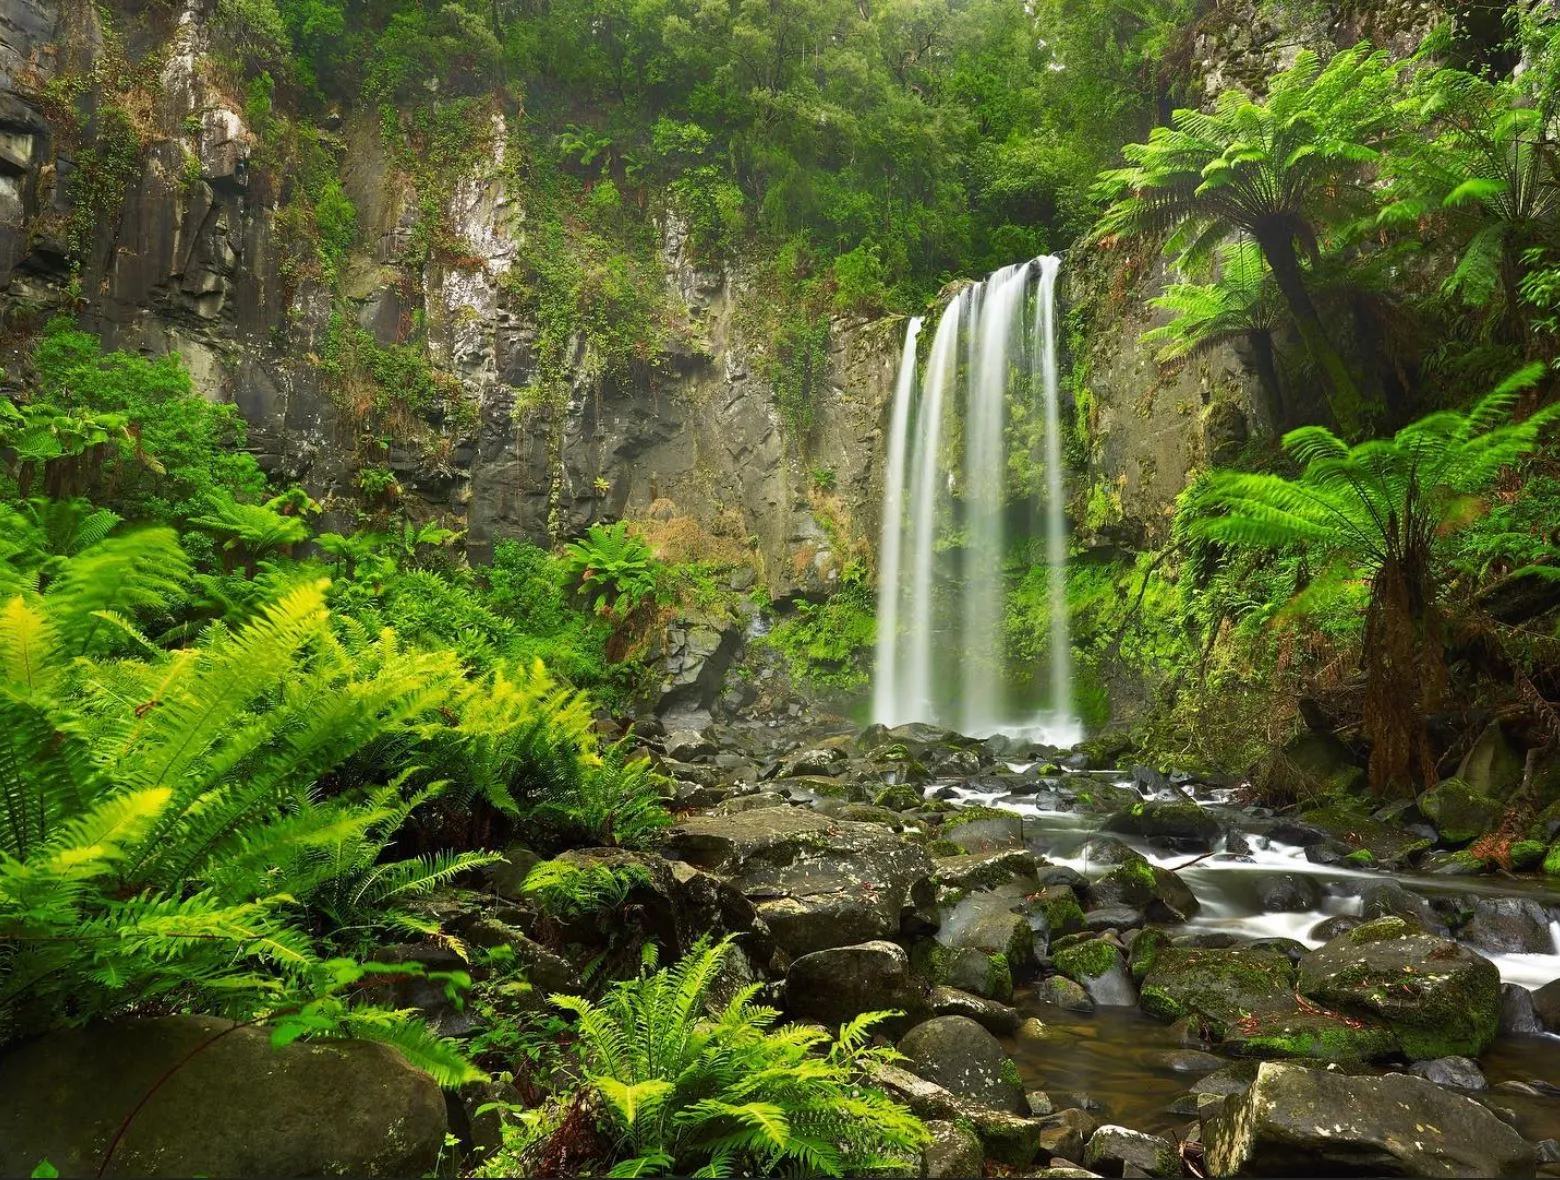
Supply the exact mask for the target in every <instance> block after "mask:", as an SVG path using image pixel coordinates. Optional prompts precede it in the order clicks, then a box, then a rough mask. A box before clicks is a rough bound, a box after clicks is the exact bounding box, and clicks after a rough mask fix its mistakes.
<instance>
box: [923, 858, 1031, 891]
mask: <svg viewBox="0 0 1560 1180" xmlns="http://www.w3.org/2000/svg"><path fill="white" fill-rule="evenodd" d="M936 868H937V884H938V885H939V886H941V887H943V888H944V889H956V890H972V889H996V888H998V887H999V886H1002V885H1010V884H1013V883H1014V882H1022V883H1024V884H1026V885H1029V887H1030V890H1031V891H1033V890H1034V889H1037V888H1039V884H1040V882H1039V880H1038V879H1037V877H1036V875H1035V858H1034V856H1033V855H1032V854H1031V853H1029V852H1028V851H1026V850H1024V849H1022V848H1004V849H1000V850H998V851H995V852H977V853H961V854H960V855H958V856H943V857H938V859H937V865H936Z"/></svg>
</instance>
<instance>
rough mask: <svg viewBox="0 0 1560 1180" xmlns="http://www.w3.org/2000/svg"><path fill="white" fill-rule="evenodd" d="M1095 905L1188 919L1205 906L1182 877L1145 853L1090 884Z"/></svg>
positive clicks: (1175, 919)
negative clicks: (1156, 862) (1143, 856)
mask: <svg viewBox="0 0 1560 1180" xmlns="http://www.w3.org/2000/svg"><path fill="white" fill-rule="evenodd" d="M1089 900H1090V903H1091V905H1092V906H1093V907H1094V908H1098V909H1108V908H1116V907H1129V908H1131V909H1134V910H1140V911H1142V912H1143V913H1144V915H1145V916H1146V917H1147V918H1148V919H1149V920H1150V921H1156V922H1184V921H1186V920H1187V919H1188V918H1190V917H1192V916H1193V915H1194V914H1196V913H1197V911H1198V910H1199V909H1200V908H1201V907H1200V906H1199V905H1198V902H1197V898H1196V897H1195V896H1194V895H1193V894H1192V891H1191V890H1190V889H1189V888H1187V886H1186V885H1185V883H1184V882H1182V880H1181V878H1179V877H1177V876H1176V875H1175V874H1174V873H1172V872H1171V871H1170V870H1169V869H1162V868H1160V867H1159V866H1158V865H1151V864H1149V863H1148V861H1146V860H1144V859H1143V858H1142V857H1138V858H1137V859H1135V860H1129V861H1126V862H1124V863H1122V864H1120V865H1117V866H1116V867H1115V868H1114V869H1112V870H1111V871H1110V872H1108V873H1106V874H1105V875H1104V876H1103V877H1101V878H1100V879H1099V880H1098V881H1096V882H1094V884H1093V885H1091V886H1090V887H1089Z"/></svg>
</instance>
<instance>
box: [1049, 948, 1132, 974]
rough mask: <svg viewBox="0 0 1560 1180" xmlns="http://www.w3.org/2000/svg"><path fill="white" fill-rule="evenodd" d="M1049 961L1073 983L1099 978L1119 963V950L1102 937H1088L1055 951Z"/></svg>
mask: <svg viewBox="0 0 1560 1180" xmlns="http://www.w3.org/2000/svg"><path fill="white" fill-rule="evenodd" d="M1051 962H1052V963H1053V964H1054V965H1055V967H1056V969H1057V970H1058V971H1060V972H1061V973H1062V974H1063V975H1065V976H1067V978H1068V979H1071V980H1072V981H1073V982H1075V983H1083V982H1085V981H1086V980H1090V979H1099V978H1100V977H1101V976H1103V975H1108V974H1109V973H1110V971H1111V969H1112V968H1114V967H1116V966H1119V965H1120V963H1121V951H1120V950H1119V949H1117V947H1116V945H1115V944H1114V943H1111V942H1106V941H1105V940H1104V939H1103V938H1090V939H1086V940H1085V941H1083V942H1079V943H1075V944H1074V945H1072V946H1068V947H1065V948H1064V949H1062V950H1059V951H1057V952H1055V953H1054V954H1053V955H1052V956H1051Z"/></svg>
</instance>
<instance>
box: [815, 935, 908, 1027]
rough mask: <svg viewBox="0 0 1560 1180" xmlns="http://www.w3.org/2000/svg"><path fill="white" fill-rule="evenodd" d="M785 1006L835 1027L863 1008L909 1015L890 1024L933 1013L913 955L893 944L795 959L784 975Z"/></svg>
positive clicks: (848, 948) (864, 945)
mask: <svg viewBox="0 0 1560 1180" xmlns="http://www.w3.org/2000/svg"><path fill="white" fill-rule="evenodd" d="M785 1003H786V1009H787V1011H789V1012H790V1014H791V1015H792V1016H795V1017H798V1018H800V1019H803V1020H816V1021H817V1022H818V1023H819V1024H824V1025H828V1026H829V1027H831V1028H834V1027H838V1026H839V1025H841V1024H844V1023H845V1022H846V1021H848V1020H853V1019H855V1018H856V1017H857V1016H860V1015H861V1014H862V1013H863V1012H881V1011H887V1010H893V1009H897V1010H899V1011H901V1012H903V1013H905V1015H904V1016H902V1017H899V1018H897V1019H896V1020H895V1021H894V1022H893V1023H891V1024H889V1025H888V1026H886V1027H887V1028H890V1029H892V1028H900V1029H903V1028H906V1027H909V1025H911V1024H914V1023H916V1022H917V1021H918V1020H920V1019H922V1018H924V1017H925V1016H926V1014H927V1013H928V1012H929V1011H931V1001H930V997H929V994H928V989H927V986H926V981H925V980H923V979H922V978H921V977H920V976H919V975H917V974H916V973H915V972H914V971H912V970H911V968H910V956H909V955H907V954H905V952H904V948H903V947H900V946H897V945H895V944H894V943H892V942H866V943H862V944H861V945H859V946H841V947H831V948H829V949H828V950H821V951H814V952H813V953H812V954H808V955H803V956H801V957H800V958H799V959H796V960H795V961H793V962H792V964H791V967H790V970H789V971H787V972H786V977H785Z"/></svg>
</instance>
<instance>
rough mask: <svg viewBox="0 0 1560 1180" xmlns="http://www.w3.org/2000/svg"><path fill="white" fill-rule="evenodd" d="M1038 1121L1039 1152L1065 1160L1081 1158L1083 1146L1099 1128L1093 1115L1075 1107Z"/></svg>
mask: <svg viewBox="0 0 1560 1180" xmlns="http://www.w3.org/2000/svg"><path fill="white" fill-rule="evenodd" d="M1040 1121H1041V1124H1042V1129H1041V1131H1040V1150H1041V1151H1043V1152H1044V1153H1046V1154H1047V1155H1051V1156H1059V1157H1061V1158H1062V1159H1067V1160H1076V1159H1082V1158H1083V1151H1084V1145H1085V1144H1086V1143H1088V1141H1089V1136H1091V1135H1093V1134H1094V1131H1095V1129H1096V1128H1097V1127H1098V1126H1099V1123H1098V1122H1096V1121H1095V1118H1094V1116H1093V1115H1091V1114H1090V1113H1089V1112H1088V1111H1086V1110H1080V1109H1079V1108H1078V1107H1075V1106H1074V1107H1068V1108H1067V1109H1066V1110H1059V1111H1057V1112H1056V1113H1055V1114H1053V1115H1051V1116H1049V1117H1047V1118H1043V1119H1041V1120H1040Z"/></svg>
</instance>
